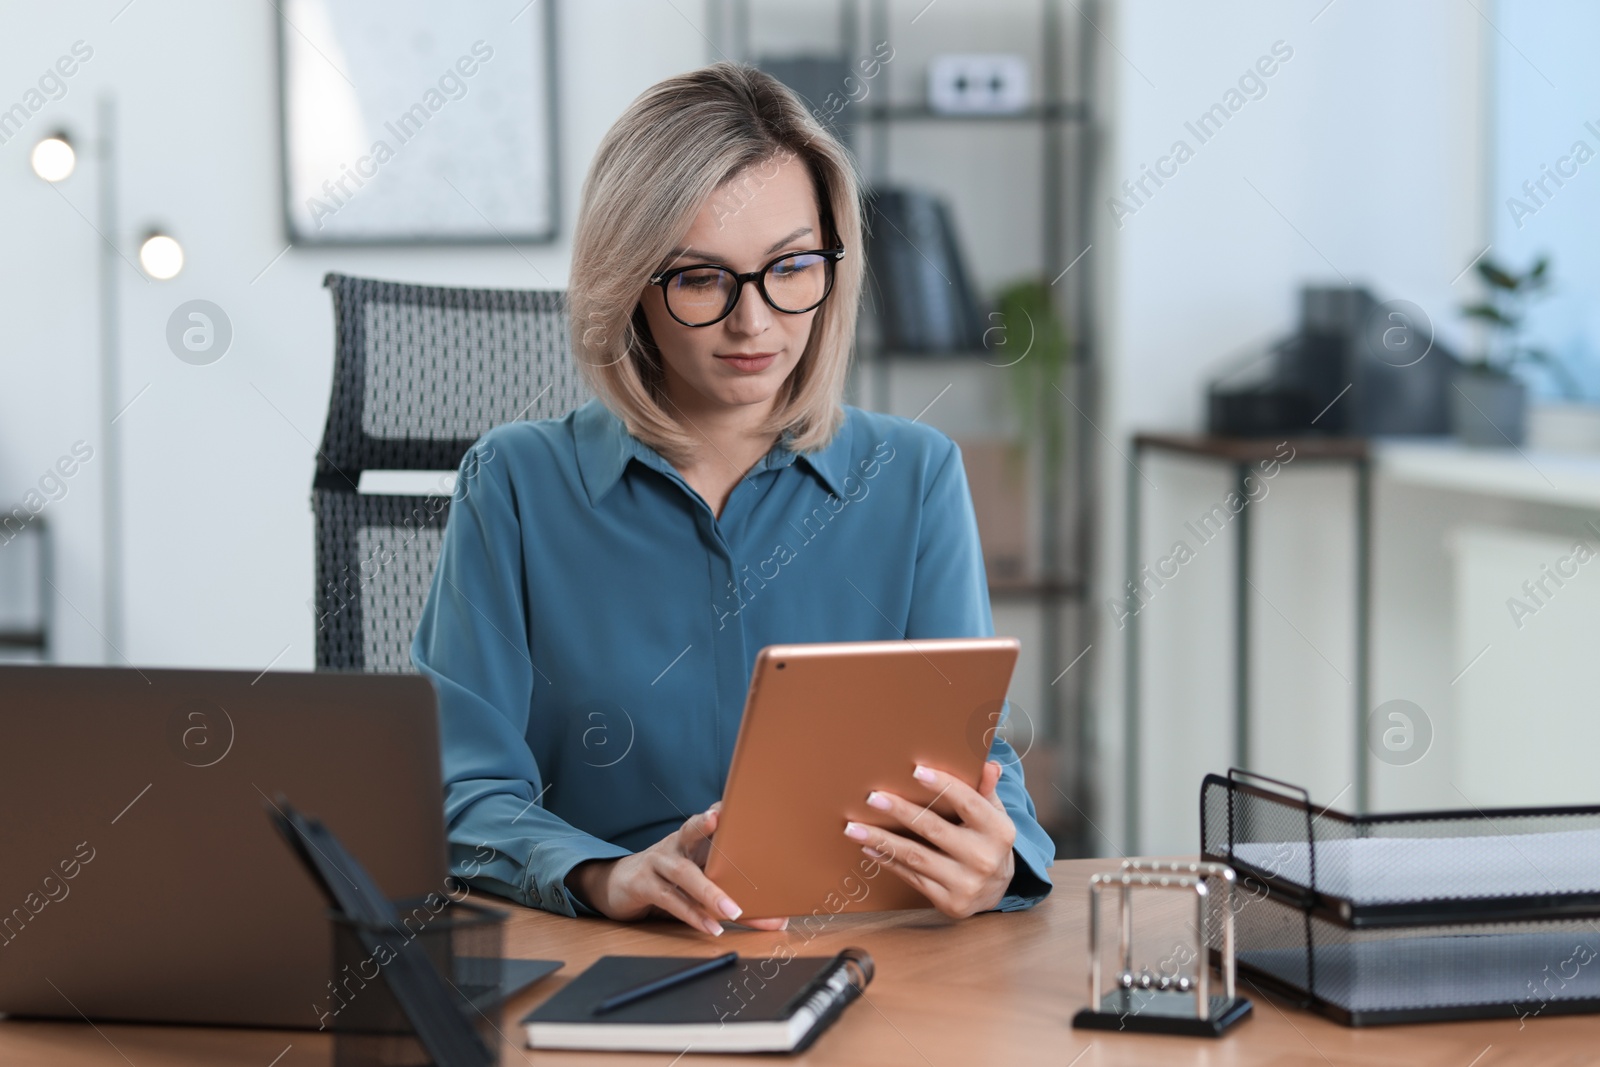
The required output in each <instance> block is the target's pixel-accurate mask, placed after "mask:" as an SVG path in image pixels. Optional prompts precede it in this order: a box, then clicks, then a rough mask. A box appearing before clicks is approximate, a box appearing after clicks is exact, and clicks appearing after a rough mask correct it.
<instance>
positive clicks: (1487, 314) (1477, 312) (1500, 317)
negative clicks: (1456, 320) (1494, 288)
mask: <svg viewBox="0 0 1600 1067" xmlns="http://www.w3.org/2000/svg"><path fill="white" fill-rule="evenodd" d="M1461 314H1463V315H1465V316H1467V317H1468V318H1469V319H1486V320H1488V321H1489V322H1492V323H1494V324H1495V325H1497V326H1505V327H1511V326H1515V325H1516V324H1517V320H1516V319H1514V318H1511V317H1510V316H1508V315H1506V314H1505V313H1504V312H1502V311H1501V310H1500V309H1499V308H1497V307H1495V306H1494V305H1493V304H1468V305H1467V306H1465V307H1463V308H1462V309H1461Z"/></svg>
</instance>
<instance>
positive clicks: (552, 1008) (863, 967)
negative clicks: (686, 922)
mask: <svg viewBox="0 0 1600 1067" xmlns="http://www.w3.org/2000/svg"><path fill="white" fill-rule="evenodd" d="M685 962H686V961H685V959H684V958H683V957H679V956H602V957H601V958H600V959H598V960H596V961H595V962H594V964H593V965H592V966H590V967H589V968H588V969H587V970H585V971H584V972H583V973H582V974H580V975H578V976H577V977H576V978H574V979H573V980H572V981H571V982H569V983H568V984H567V985H566V986H565V987H564V988H562V989H561V990H560V991H559V992H558V993H556V994H555V996H553V997H551V998H550V999H549V1000H547V1001H546V1002H545V1003H543V1004H541V1005H540V1006H539V1007H538V1008H536V1009H534V1011H533V1012H531V1013H530V1014H529V1015H527V1016H526V1017H524V1018H523V1020H522V1022H523V1024H524V1026H526V1027H527V1028H528V1037H529V1044H530V1045H531V1046H532V1047H535V1048H538V1047H547V1044H546V1042H545V1041H543V1040H538V1039H537V1035H538V1033H539V1028H540V1027H541V1026H544V1027H545V1031H544V1032H545V1033H547V1034H553V1033H556V1032H557V1031H556V1029H555V1028H557V1027H559V1033H560V1034H561V1035H563V1040H562V1043H560V1044H554V1043H551V1044H549V1045H548V1047H568V1048H571V1047H591V1048H618V1047H630V1048H637V1047H640V1046H639V1045H637V1044H634V1043H632V1042H633V1041H636V1040H637V1038H633V1039H630V1038H627V1037H625V1036H623V1035H622V1034H620V1033H618V1031H621V1030H623V1029H630V1030H634V1031H635V1032H636V1033H639V1034H640V1035H641V1036H642V1028H646V1027H648V1028H650V1029H651V1030H652V1031H653V1032H659V1033H660V1034H661V1036H662V1043H661V1044H660V1045H659V1046H658V1047H660V1048H662V1049H673V1048H674V1046H676V1048H677V1049H681V1048H682V1047H683V1046H684V1045H691V1044H692V1045H694V1046H695V1047H696V1048H697V1049H704V1050H705V1051H712V1050H713V1049H714V1048H715V1047H716V1046H717V1045H720V1044H722V1043H723V1041H728V1042H732V1043H734V1044H738V1042H739V1041H740V1038H739V1036H738V1035H737V1034H736V1033H734V1032H733V1031H738V1030H741V1029H743V1030H749V1029H750V1028H751V1024H755V1026H757V1027H759V1026H760V1024H768V1028H770V1027H771V1026H772V1025H773V1024H778V1025H780V1026H781V1025H782V1024H784V1023H785V1022H787V1021H789V1020H791V1019H792V1018H793V1016H794V1015H795V1014H796V1013H797V1012H800V1011H801V1010H802V1009H804V1008H806V1007H807V1005H809V1006H810V1008H811V1010H812V1011H813V1012H814V1013H815V1015H816V1021H815V1023H814V1024H812V1025H811V1026H810V1027H809V1031H808V1032H807V1033H804V1034H802V1035H800V1041H799V1043H798V1044H795V1045H792V1046H791V1045H789V1044H787V1043H785V1044H783V1045H781V1046H772V1047H774V1048H775V1049H779V1050H798V1049H800V1048H803V1047H805V1046H806V1045H807V1044H809V1043H810V1041H811V1040H812V1039H814V1038H815V1036H816V1034H818V1033H820V1032H821V1031H822V1030H823V1029H825V1028H826V1027H827V1026H828V1025H829V1024H830V1023H831V1022H832V1021H833V1020H834V1019H835V1018H836V1017H837V1016H838V1014H839V1012H840V1011H842V1010H843V1008H844V1006H845V1005H846V1004H848V1003H849V1002H850V1001H851V1000H853V999H854V998H855V997H856V996H857V995H859V992H860V986H861V985H865V984H866V983H867V982H869V981H871V976H872V961H871V957H869V956H867V954H866V953H864V952H862V951H861V950H860V949H846V950H845V952H843V953H841V954H840V955H838V956H791V957H789V958H788V959H782V958H777V957H769V956H752V957H748V958H741V959H740V960H739V961H738V962H737V963H735V964H733V965H732V966H729V967H724V968H722V969H720V970H716V971H712V972H711V973H709V974H704V975H701V976H700V977H698V978H695V979H691V980H690V981H688V982H685V983H683V984H682V985H679V986H675V987H672V988H670V989H665V990H662V991H661V992H659V993H656V994H654V995H652V996H648V997H645V998H643V999H642V1000H637V1001H634V1002H633V1003H632V1004H626V1005H624V1006H622V1007H620V1008H617V1009H615V1010H613V1011H609V1012H606V1013H604V1014H601V1015H596V1014H594V1007H595V1005H597V1004H599V1003H600V1002H601V1001H602V1000H604V999H605V998H606V997H609V996H611V995H612V994H614V993H617V992H620V991H622V990H624V989H629V988H632V987H634V986H637V985H640V984H642V983H644V982H648V981H650V980H652V979H654V978H657V977H659V976H661V975H664V974H667V973H669V972H672V971H675V970H678V969H680V968H682V967H683V965H684V963H685ZM845 978H848V979H849V981H848V982H846V981H845V980H844V979H845ZM830 980H831V982H832V984H831V987H830ZM580 1027H581V1028H582V1029H583V1030H585V1031H589V1032H590V1033H592V1039H590V1038H588V1037H586V1036H581V1035H579V1031H578V1029H577V1028H580ZM663 1027H665V1028H670V1029H671V1031H672V1032H671V1034H670V1035H669V1034H668V1033H667V1032H666V1031H663V1030H659V1028H663ZM607 1032H609V1033H610V1034H611V1035H612V1036H611V1037H609V1038H608V1037H607ZM568 1039H576V1040H574V1041H573V1043H568ZM580 1042H581V1043H580ZM728 1047H733V1046H732V1045H729V1046H728ZM738 1047H740V1048H750V1047H752V1046H750V1045H745V1044H738Z"/></svg>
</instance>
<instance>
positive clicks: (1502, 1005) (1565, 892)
mask: <svg viewBox="0 0 1600 1067" xmlns="http://www.w3.org/2000/svg"><path fill="white" fill-rule="evenodd" d="M1245 779H1249V780H1248V781H1246V780H1245ZM1200 823H1201V826H1200V831H1201V842H1202V844H1201V853H1202V856H1203V858H1204V859H1207V860H1212V861H1216V862H1223V863H1227V864H1229V865H1230V866H1232V867H1234V869H1235V870H1236V871H1237V872H1238V874H1239V884H1240V888H1241V890H1242V893H1241V894H1240V897H1239V899H1240V904H1239V906H1238V907H1237V909H1236V920H1235V921H1236V924H1237V938H1238V940H1237V942H1236V945H1237V962H1238V966H1239V968H1240V971H1241V973H1243V974H1246V975H1248V976H1249V977H1250V978H1251V979H1252V980H1254V981H1257V982H1259V983H1261V984H1262V985H1264V986H1266V987H1269V988H1272V989H1274V990H1276V991H1277V992H1279V993H1283V994H1287V995H1289V996H1292V997H1295V998H1297V999H1299V1000H1300V1001H1301V1002H1302V1003H1304V1004H1306V1005H1307V1006H1309V1007H1312V1008H1314V1009H1315V1010H1317V1011H1319V1012H1321V1013H1323V1014H1325V1015H1328V1016H1329V1017H1331V1018H1334V1019H1336V1020H1338V1021H1340V1022H1343V1023H1345V1024H1347V1025H1352V1026H1365V1025H1371V1024H1379V1023H1403V1022H1424V1021H1429V1020H1443V1019H1469V1018H1504V1017H1508V1016H1520V1017H1528V1016H1531V1015H1540V1014H1546V1015H1549V1014H1567V1013H1572V1012H1594V1011H1600V807H1568V808H1537V809H1536V808H1514V809H1504V808H1503V809H1495V810H1489V811H1480V810H1471V809H1469V810H1465V811H1434V812H1405V813H1396V814H1381V815H1348V814H1345V813H1343V812H1337V811H1332V810H1318V809H1316V808H1314V807H1313V806H1312V804H1311V801H1310V797H1309V795H1308V794H1307V793H1306V792H1305V791H1304V790H1302V789H1299V788H1297V787H1295V786H1291V785H1287V784H1286V783H1281V782H1275V781H1273V780H1271V779H1266V778H1261V777H1260V776H1257V775H1252V774H1248V773H1247V772H1243V771H1230V772H1229V774H1228V776H1227V777H1223V776H1220V775H1208V776H1206V779H1205V782H1204V783H1203V785H1202V786H1201V793H1200ZM1213 947H1216V946H1213Z"/></svg>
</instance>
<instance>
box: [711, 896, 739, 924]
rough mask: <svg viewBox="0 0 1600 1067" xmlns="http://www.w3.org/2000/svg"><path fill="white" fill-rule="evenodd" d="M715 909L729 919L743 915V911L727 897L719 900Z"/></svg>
mask: <svg viewBox="0 0 1600 1067" xmlns="http://www.w3.org/2000/svg"><path fill="white" fill-rule="evenodd" d="M717 907H718V908H720V909H721V910H722V914H724V915H726V916H727V917H728V918H730V919H737V918H738V917H739V916H740V915H742V914H743V911H742V910H741V909H740V907H739V905H737V904H735V903H734V902H733V901H731V900H729V899H728V898H727V897H723V898H722V899H721V900H719V901H717Z"/></svg>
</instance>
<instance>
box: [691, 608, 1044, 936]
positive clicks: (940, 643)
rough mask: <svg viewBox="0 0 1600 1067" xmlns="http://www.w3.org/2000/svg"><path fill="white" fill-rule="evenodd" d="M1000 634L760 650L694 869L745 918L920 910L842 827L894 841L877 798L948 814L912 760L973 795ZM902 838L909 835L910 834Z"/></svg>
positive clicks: (995, 720)
mask: <svg viewBox="0 0 1600 1067" xmlns="http://www.w3.org/2000/svg"><path fill="white" fill-rule="evenodd" d="M1019 647H1020V643H1019V642H1018V640H1017V639H1016V638H1014V637H982V638H938V639H927V640H911V641H852V642H841V643H821V644H801V645H769V646H767V647H766V648H763V649H762V650H761V652H760V654H759V655H758V656H757V657H756V664H755V670H754V672H753V673H752V675H751V679H750V691H749V695H748V696H747V698H746V701H745V710H744V721H743V723H742V724H741V726H740V728H739V739H738V742H737V743H736V744H735V746H734V751H733V765H732V767H731V769H730V771H729V774H728V784H727V788H726V789H725V790H724V792H723V798H722V817H721V820H720V823H719V825H718V827H717V833H716V837H715V838H714V847H713V848H712V850H711V855H710V857H709V859H708V860H707V863H706V874H707V876H709V877H710V878H711V880H712V881H714V882H716V883H717V884H718V885H719V886H721V887H722V888H723V889H725V890H727V891H728V893H729V894H730V895H731V896H732V897H733V899H734V900H736V901H738V903H739V905H740V907H742V908H743V909H744V914H745V916H746V917H749V918H763V917H770V916H778V915H789V916H796V915H802V916H803V915H812V914H814V913H815V914H820V915H828V914H836V913H839V912H846V911H889V910H893V909H896V908H926V907H929V906H930V904H929V902H928V900H927V898H926V897H924V896H923V895H922V894H921V893H919V892H917V891H916V890H914V889H912V888H911V887H910V886H909V885H907V884H906V883H905V882H904V881H902V880H901V879H900V878H899V876H897V875H895V874H893V873H891V872H889V871H887V870H885V869H883V868H882V867H881V866H880V865H878V864H877V863H875V862H874V861H872V860H871V859H870V858H869V857H867V856H865V855H864V854H863V853H862V852H861V845H860V844H859V843H858V842H856V841H852V840H851V839H850V838H848V837H846V836H845V835H844V824H845V823H846V822H847V821H853V822H858V823H865V824H868V825H873V826H882V827H885V828H888V829H892V830H894V831H895V832H897V833H906V831H905V829H904V828H903V827H900V826H899V824H898V823H896V822H895V821H894V820H893V819H891V818H889V817H888V816H886V815H885V814H884V813H883V812H880V811H877V810H876V809H873V808H870V807H868V806H867V794H868V793H869V792H871V791H872V790H874V789H882V790H886V791H889V792H893V793H898V794H899V795H900V796H902V797H904V798H906V799H907V800H910V801H913V802H915V803H921V804H928V803H930V802H931V803H932V805H933V806H932V808H931V810H930V811H929V812H928V814H927V815H926V816H922V817H923V818H930V819H931V818H940V817H944V816H945V815H948V814H950V813H951V812H952V809H951V807H950V805H949V803H948V801H946V800H944V799H942V798H940V797H938V796H937V791H936V790H932V789H929V788H928V787H926V786H924V785H923V784H922V783H921V782H918V781H917V780H916V779H915V778H913V777H912V776H911V771H912V769H913V768H914V767H915V766H916V765H917V764H919V763H922V764H926V765H928V766H931V767H935V768H937V769H939V770H943V771H947V772H949V773H951V774H954V775H957V776H958V777H960V778H961V779H962V780H964V781H966V782H968V783H969V784H971V785H973V786H976V785H977V784H978V781H979V778H980V776H981V774H982V771H983V763H984V760H985V759H986V758H987V756H988V752H989V745H990V743H991V741H992V740H993V738H994V734H995V731H996V729H997V728H998V727H999V725H1000V722H1001V712H1002V711H1003V710H1004V708H1005V696H1006V691H1007V689H1008V688H1009V687H1010V684H1011V672H1012V669H1013V668H1014V667H1015V666H1016V662H1017V651H1018V649H1019ZM911 836H915V835H911Z"/></svg>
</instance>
